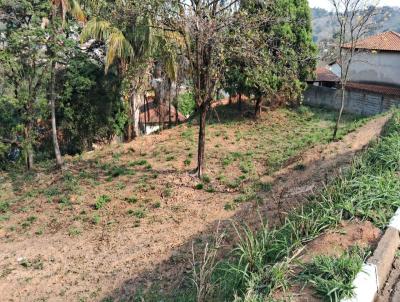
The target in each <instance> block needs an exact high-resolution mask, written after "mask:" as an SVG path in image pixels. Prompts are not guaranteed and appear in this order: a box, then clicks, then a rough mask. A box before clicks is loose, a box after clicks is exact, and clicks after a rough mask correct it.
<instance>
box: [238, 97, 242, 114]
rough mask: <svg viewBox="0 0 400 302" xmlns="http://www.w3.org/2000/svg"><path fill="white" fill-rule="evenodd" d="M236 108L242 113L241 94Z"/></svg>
mask: <svg viewBox="0 0 400 302" xmlns="http://www.w3.org/2000/svg"><path fill="white" fill-rule="evenodd" d="M238 108H239V111H242V94H241V93H239V99H238Z"/></svg>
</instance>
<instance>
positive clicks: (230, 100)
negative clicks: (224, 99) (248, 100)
mask: <svg viewBox="0 0 400 302" xmlns="http://www.w3.org/2000/svg"><path fill="white" fill-rule="evenodd" d="M229 105H232V95H231V94H229Z"/></svg>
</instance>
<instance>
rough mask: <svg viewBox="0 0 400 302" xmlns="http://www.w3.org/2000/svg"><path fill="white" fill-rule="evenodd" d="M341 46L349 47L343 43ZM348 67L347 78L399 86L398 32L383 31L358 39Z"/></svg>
mask: <svg viewBox="0 0 400 302" xmlns="http://www.w3.org/2000/svg"><path fill="white" fill-rule="evenodd" d="M343 48H345V49H346V48H347V49H349V48H351V45H348V44H347V45H345V46H344V47H343ZM355 49H356V54H355V56H354V59H353V62H352V64H351V66H350V69H349V80H350V81H351V82H358V83H364V84H367V83H370V84H377V85H388V86H393V85H394V86H400V34H399V33H396V32H394V31H389V32H384V33H381V34H378V35H375V36H371V37H368V38H366V39H363V40H360V41H358V42H357V43H356V44H355Z"/></svg>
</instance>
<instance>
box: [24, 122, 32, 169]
mask: <svg viewBox="0 0 400 302" xmlns="http://www.w3.org/2000/svg"><path fill="white" fill-rule="evenodd" d="M31 126H32V125H31V122H30V121H29V122H28V125H27V126H26V127H25V129H24V136H25V146H24V148H25V153H26V168H27V169H28V170H29V171H30V170H32V169H33V164H34V163H33V148H32V141H31V131H32V127H31Z"/></svg>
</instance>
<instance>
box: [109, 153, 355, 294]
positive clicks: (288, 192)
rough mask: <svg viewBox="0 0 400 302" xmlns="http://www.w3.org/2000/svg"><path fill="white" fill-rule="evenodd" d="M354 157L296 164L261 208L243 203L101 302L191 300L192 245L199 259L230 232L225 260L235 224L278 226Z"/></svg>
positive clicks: (280, 178) (347, 155)
mask: <svg viewBox="0 0 400 302" xmlns="http://www.w3.org/2000/svg"><path fill="white" fill-rule="evenodd" d="M353 156H354V152H352V151H349V152H345V153H342V154H339V155H336V156H334V157H332V158H330V159H329V160H326V159H325V158H323V157H322V158H318V159H316V160H313V161H311V162H308V163H307V164H306V166H304V169H301V170H299V169H296V162H295V163H292V164H291V165H290V167H288V168H287V169H286V170H287V171H286V172H285V173H283V174H279V175H278V176H277V178H276V179H275V181H274V182H273V183H272V190H271V191H270V192H265V193H261V192H260V193H259V194H260V197H261V200H262V202H261V203H246V204H243V205H242V206H240V208H239V209H238V210H237V212H236V213H235V214H234V215H233V217H232V218H231V219H229V220H223V221H214V222H213V223H211V224H210V225H208V226H207V228H206V230H205V231H203V232H199V233H197V234H195V235H193V236H191V237H190V238H189V239H187V240H186V242H185V243H184V244H182V245H180V246H179V247H177V248H175V249H174V250H172V251H171V256H170V258H169V259H168V260H166V261H163V262H161V263H159V264H157V265H155V266H154V267H153V268H151V269H149V270H147V271H144V272H141V273H140V274H138V275H135V276H134V277H132V278H130V279H127V280H125V281H124V282H123V283H122V284H121V285H120V286H119V288H117V289H115V290H114V291H113V292H111V293H110V294H109V295H107V296H105V297H103V301H191V299H190V297H188V296H185V294H186V293H187V292H188V290H189V291H190V290H191V288H192V283H191V281H190V278H191V265H190V261H191V258H192V254H191V251H192V246H193V244H194V247H195V251H197V252H196V253H197V255H198V256H201V253H202V249H203V247H204V244H205V243H206V242H209V241H210V240H212V236H213V234H215V232H216V230H217V228H219V229H220V230H221V231H223V232H225V233H226V236H225V241H224V244H223V248H222V249H221V251H220V258H223V259H227V258H228V257H229V255H230V254H229V252H230V251H231V249H232V247H233V246H234V245H235V243H236V242H237V235H236V233H235V230H234V228H233V223H235V224H237V225H244V224H245V225H247V226H250V227H251V228H252V229H255V230H256V229H259V228H260V227H261V225H262V223H264V222H266V221H267V222H268V225H269V226H270V227H274V226H279V225H280V224H282V223H283V222H284V219H285V217H286V215H287V213H288V212H290V211H292V210H294V209H295V208H299V207H301V206H304V205H305V204H307V203H308V202H309V200H310V198H309V197H310V196H312V195H314V194H317V193H318V192H319V191H320V190H322V189H323V188H324V187H325V186H326V184H327V183H329V182H330V181H332V180H333V179H334V178H335V177H337V176H338V175H339V173H340V171H341V169H342V168H344V167H346V166H348V165H350V164H351V161H352V158H353ZM300 160H301V158H300ZM132 274H135V272H132ZM146 292H147V293H146ZM143 293H144V294H143Z"/></svg>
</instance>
